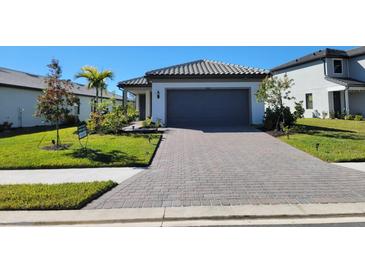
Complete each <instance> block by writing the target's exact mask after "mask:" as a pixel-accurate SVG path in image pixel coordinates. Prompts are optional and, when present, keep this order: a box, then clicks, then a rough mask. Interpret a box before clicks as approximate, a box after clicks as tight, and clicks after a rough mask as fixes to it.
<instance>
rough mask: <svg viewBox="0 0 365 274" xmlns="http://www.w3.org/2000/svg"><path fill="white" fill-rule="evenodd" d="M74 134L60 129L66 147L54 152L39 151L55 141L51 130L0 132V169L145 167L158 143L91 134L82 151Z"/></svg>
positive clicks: (154, 139)
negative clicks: (85, 147) (85, 148)
mask: <svg viewBox="0 0 365 274" xmlns="http://www.w3.org/2000/svg"><path fill="white" fill-rule="evenodd" d="M75 131H76V128H75V127H70V128H64V129H61V130H60V136H61V141H62V143H63V144H68V145H70V147H68V149H65V150H58V151H54V150H45V149H42V148H43V147H45V146H50V145H51V140H52V139H55V136H56V135H55V134H56V132H55V131H54V130H47V131H43V132H32V131H31V130H21V131H15V132H10V133H2V134H1V135H0V169H31V168H71V167H111V166H113V167H124V166H146V165H148V164H149V163H150V161H151V158H152V156H153V154H154V152H155V149H156V147H157V145H158V143H159V140H160V134H157V133H155V134H148V135H147V134H129V135H128V134H125V135H98V134H93V135H90V136H89V141H88V146H87V147H88V149H87V150H83V149H82V148H81V146H80V143H79V140H78V137H77V135H76V134H75ZM149 136H150V137H151V139H149ZM82 142H85V139H84V140H83V141H82Z"/></svg>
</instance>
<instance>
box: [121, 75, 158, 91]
mask: <svg viewBox="0 0 365 274" xmlns="http://www.w3.org/2000/svg"><path fill="white" fill-rule="evenodd" d="M127 86H133V87H150V86H151V83H149V82H148V80H147V78H146V77H144V76H142V77H137V78H133V79H129V80H125V81H121V82H119V83H118V87H121V88H123V87H127Z"/></svg>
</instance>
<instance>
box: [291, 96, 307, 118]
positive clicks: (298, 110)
mask: <svg viewBox="0 0 365 274" xmlns="http://www.w3.org/2000/svg"><path fill="white" fill-rule="evenodd" d="M294 104H295V106H294V109H295V111H294V113H293V114H294V117H295V120H297V119H300V118H303V117H304V112H305V109H304V107H303V101H299V102H294Z"/></svg>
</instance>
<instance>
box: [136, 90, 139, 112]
mask: <svg viewBox="0 0 365 274" xmlns="http://www.w3.org/2000/svg"><path fill="white" fill-rule="evenodd" d="M136 110H137V111H139V94H136Z"/></svg>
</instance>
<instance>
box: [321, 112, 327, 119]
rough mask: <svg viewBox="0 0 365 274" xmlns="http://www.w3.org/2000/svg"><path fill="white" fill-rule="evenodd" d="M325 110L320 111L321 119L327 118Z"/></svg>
mask: <svg viewBox="0 0 365 274" xmlns="http://www.w3.org/2000/svg"><path fill="white" fill-rule="evenodd" d="M327 114H328V113H327V111H322V119H326V118H327Z"/></svg>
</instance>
